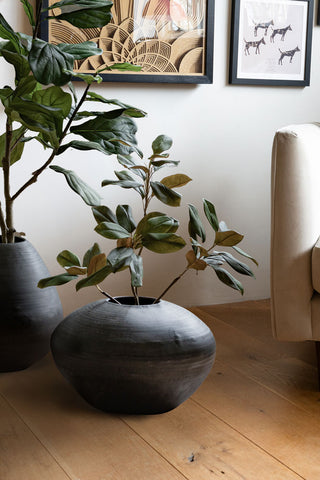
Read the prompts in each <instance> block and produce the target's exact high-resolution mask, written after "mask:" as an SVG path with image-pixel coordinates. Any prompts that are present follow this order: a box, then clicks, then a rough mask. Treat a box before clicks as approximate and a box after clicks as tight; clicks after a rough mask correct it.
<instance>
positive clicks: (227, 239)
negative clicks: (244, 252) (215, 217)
mask: <svg viewBox="0 0 320 480" xmlns="http://www.w3.org/2000/svg"><path fill="white" fill-rule="evenodd" d="M242 239H243V235H241V234H240V233H238V232H235V231H234V230H225V231H223V232H217V233H216V238H215V244H216V245H220V246H223V247H233V246H234V245H237V244H238V243H240V242H241V240H242Z"/></svg>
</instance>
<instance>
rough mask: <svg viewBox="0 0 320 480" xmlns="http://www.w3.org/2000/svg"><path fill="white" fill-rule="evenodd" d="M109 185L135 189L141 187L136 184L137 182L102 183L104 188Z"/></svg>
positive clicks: (108, 181) (115, 181) (112, 181)
mask: <svg viewBox="0 0 320 480" xmlns="http://www.w3.org/2000/svg"><path fill="white" fill-rule="evenodd" d="M108 185H117V186H118V187H122V188H134V189H136V188H137V187H141V186H142V185H141V183H139V182H136V181H135V180H103V181H102V183H101V186H102V187H107V186H108Z"/></svg>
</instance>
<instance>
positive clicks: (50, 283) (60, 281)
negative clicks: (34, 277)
mask: <svg viewBox="0 0 320 480" xmlns="http://www.w3.org/2000/svg"><path fill="white" fill-rule="evenodd" d="M76 278H78V276H77V275H68V274H67V273H61V274H60V275H55V276H54V277H47V278H42V279H41V280H40V281H39V283H38V287H39V288H47V287H55V286H58V285H64V284H65V283H68V282H71V280H75V279H76Z"/></svg>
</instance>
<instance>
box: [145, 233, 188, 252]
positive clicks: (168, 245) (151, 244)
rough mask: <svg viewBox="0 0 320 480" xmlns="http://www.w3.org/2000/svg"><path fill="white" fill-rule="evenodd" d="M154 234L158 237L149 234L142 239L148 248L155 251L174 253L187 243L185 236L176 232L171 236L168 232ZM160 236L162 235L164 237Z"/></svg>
mask: <svg viewBox="0 0 320 480" xmlns="http://www.w3.org/2000/svg"><path fill="white" fill-rule="evenodd" d="M154 235H155V236H156V237H157V238H154V237H153V234H150V235H147V236H146V237H145V238H144V239H143V240H142V244H143V246H144V247H146V248H147V249H148V250H151V251H152V252H155V253H174V252H177V251H178V250H181V248H183V247H184V246H185V245H186V242H185V241H184V240H183V238H181V237H179V236H178V235H175V234H172V235H170V236H169V237H168V234H166V233H162V234H160V233H158V234H154ZM159 236H162V239H161V237H159Z"/></svg>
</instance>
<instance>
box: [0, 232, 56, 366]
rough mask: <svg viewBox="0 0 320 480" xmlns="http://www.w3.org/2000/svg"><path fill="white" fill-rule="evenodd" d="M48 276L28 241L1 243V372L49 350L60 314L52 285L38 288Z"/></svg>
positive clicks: (23, 364)
mask: <svg viewBox="0 0 320 480" xmlns="http://www.w3.org/2000/svg"><path fill="white" fill-rule="evenodd" d="M48 276H49V272H48V270H47V268H46V266H45V264H44V263H43V261H42V259H41V257H40V256H39V254H38V252H37V251H36V250H35V248H34V247H33V246H32V245H31V243H29V242H28V241H27V240H24V239H19V238H17V239H16V242H15V243H12V244H4V243H0V372H10V371H16V370H23V369H25V368H27V367H29V366H30V365H32V364H33V363H34V362H36V361H37V360H40V358H42V357H43V356H44V355H45V354H46V353H47V352H48V351H49V349H50V336H51V334H52V331H53V330H54V328H55V327H56V326H57V325H58V323H59V322H61V320H62V318H63V313H62V307H61V302H60V299H59V296H58V293H57V290H56V289H55V287H50V288H47V289H44V290H40V289H39V288H38V287H37V284H38V281H39V280H40V279H41V278H44V277H48Z"/></svg>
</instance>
